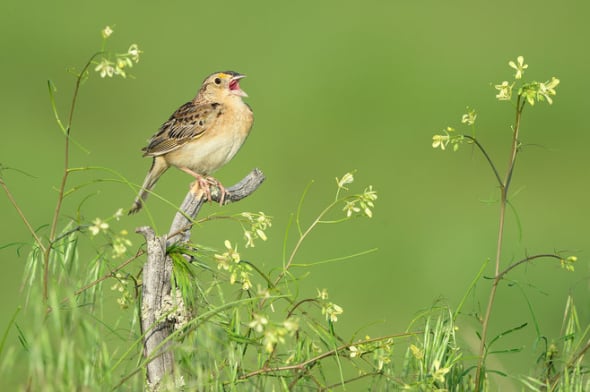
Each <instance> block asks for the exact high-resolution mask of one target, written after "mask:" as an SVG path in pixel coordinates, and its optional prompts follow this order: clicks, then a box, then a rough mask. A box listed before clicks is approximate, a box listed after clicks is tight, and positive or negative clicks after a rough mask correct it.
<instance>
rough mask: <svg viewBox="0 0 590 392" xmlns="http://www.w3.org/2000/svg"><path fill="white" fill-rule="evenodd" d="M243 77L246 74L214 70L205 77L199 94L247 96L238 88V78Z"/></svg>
mask: <svg viewBox="0 0 590 392" xmlns="http://www.w3.org/2000/svg"><path fill="white" fill-rule="evenodd" d="M245 77H246V75H242V74H239V73H237V72H234V71H224V72H215V73H214V74H211V75H209V76H208V77H207V78H205V80H204V81H203V86H202V87H201V90H200V91H199V95H206V96H210V97H211V98H224V97H228V96H238V97H247V96H248V94H246V92H245V91H244V90H242V89H241V88H240V79H242V78H245Z"/></svg>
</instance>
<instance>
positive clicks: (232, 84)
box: [229, 75, 248, 97]
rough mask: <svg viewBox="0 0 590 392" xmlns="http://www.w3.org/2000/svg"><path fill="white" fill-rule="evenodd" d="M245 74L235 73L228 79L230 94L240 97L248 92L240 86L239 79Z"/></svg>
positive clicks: (245, 95)
mask: <svg viewBox="0 0 590 392" xmlns="http://www.w3.org/2000/svg"><path fill="white" fill-rule="evenodd" d="M245 77H246V75H236V76H234V77H232V78H231V80H230V81H229V89H230V91H231V93H232V94H234V95H238V96H240V97H247V96H248V94H246V92H245V91H244V90H242V89H241V88H240V79H242V78H245Z"/></svg>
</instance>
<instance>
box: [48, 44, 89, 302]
mask: <svg viewBox="0 0 590 392" xmlns="http://www.w3.org/2000/svg"><path fill="white" fill-rule="evenodd" d="M99 54H100V52H99V53H95V54H94V55H92V56H91V57H90V59H89V60H88V62H87V63H86V65H85V66H84V68H82V71H80V73H79V74H78V77H77V78H76V85H75V87H74V94H73V96H72V104H71V106H70V113H69V115H68V123H67V124H68V125H67V128H66V130H65V134H66V139H65V143H64V162H63V167H64V171H63V175H62V178H61V182H60V185H59V188H58V196H57V202H56V205H55V210H54V211H53V219H52V221H51V228H50V230H49V246H47V248H46V249H45V250H44V252H43V254H44V257H43V300H44V301H47V295H48V281H49V258H50V255H51V249H52V247H53V241H54V239H55V233H56V231H57V222H58V220H59V214H60V212H61V207H62V203H63V199H64V192H65V188H66V184H67V181H68V175H69V173H70V133H71V130H72V121H73V119H74V112H75V110H76V103H77V101H78V93H79V92H80V84H81V83H82V79H83V78H84V77H85V76H86V72H87V71H88V68H89V67H90V65H91V64H92V62H93V61H94V58H95V57H96V56H98V55H99Z"/></svg>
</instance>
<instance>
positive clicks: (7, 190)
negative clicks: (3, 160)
mask: <svg viewBox="0 0 590 392" xmlns="http://www.w3.org/2000/svg"><path fill="white" fill-rule="evenodd" d="M0 185H1V186H2V188H4V192H5V193H6V196H8V200H10V202H11V203H12V206H13V207H14V209H15V210H16V212H17V213H18V215H19V216H20V218H21V219H22V221H23V223H24V224H25V226H27V229H28V230H29V232H30V233H31V235H32V236H33V238H34V239H35V242H36V243H37V246H38V247H39V248H40V249H41V250H42V251H43V252H45V245H43V241H41V238H39V236H38V235H37V233H36V232H35V229H33V226H31V224H30V223H29V220H28V219H27V217H26V216H25V214H24V213H23V211H22V210H21V209H20V207H19V205H18V203H17V202H16V199H15V198H14V196H13V195H12V192H10V189H9V188H8V186H7V185H6V183H5V182H4V180H3V179H2V178H0Z"/></svg>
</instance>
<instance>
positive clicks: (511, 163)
mask: <svg viewBox="0 0 590 392" xmlns="http://www.w3.org/2000/svg"><path fill="white" fill-rule="evenodd" d="M525 103H526V100H522V97H521V96H520V95H519V96H518V97H517V99H516V118H515V120H514V128H513V129H512V145H511V148H510V156H509V160H508V168H507V170H506V176H505V178H504V180H503V181H501V180H499V182H500V221H499V224H498V239H497V242H496V258H495V272H494V280H493V282H492V288H491V290H490V296H489V298H488V305H487V307H486V312H485V315H484V318H483V321H482V332H481V341H480V343H479V355H478V356H479V360H478V363H477V369H476V373H475V390H476V391H479V390H481V385H482V384H483V379H482V377H483V372H484V367H485V358H486V354H487V353H486V340H487V334H488V327H489V325H490V318H491V315H492V308H493V306H494V300H495V299H496V292H497V290H498V285H499V283H500V281H501V280H502V278H503V277H504V275H505V272H503V273H500V263H501V260H502V244H503V241H504V223H505V219H506V205H507V203H508V189H509V188H510V182H511V180H512V174H513V173H514V167H515V164H516V157H517V155H518V151H519V146H520V142H519V131H520V120H521V117H522V110H523V109H524V104H525ZM476 145H478V147H479V144H477V143H476ZM480 149H481V147H480ZM484 155H485V156H486V158H488V156H487V154H485V153H484ZM488 162H490V165H492V169H494V172H495V174H496V178H498V179H499V176H498V173H497V171H496V170H495V166H494V165H493V164H492V163H491V161H490V160H489V158H488Z"/></svg>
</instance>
